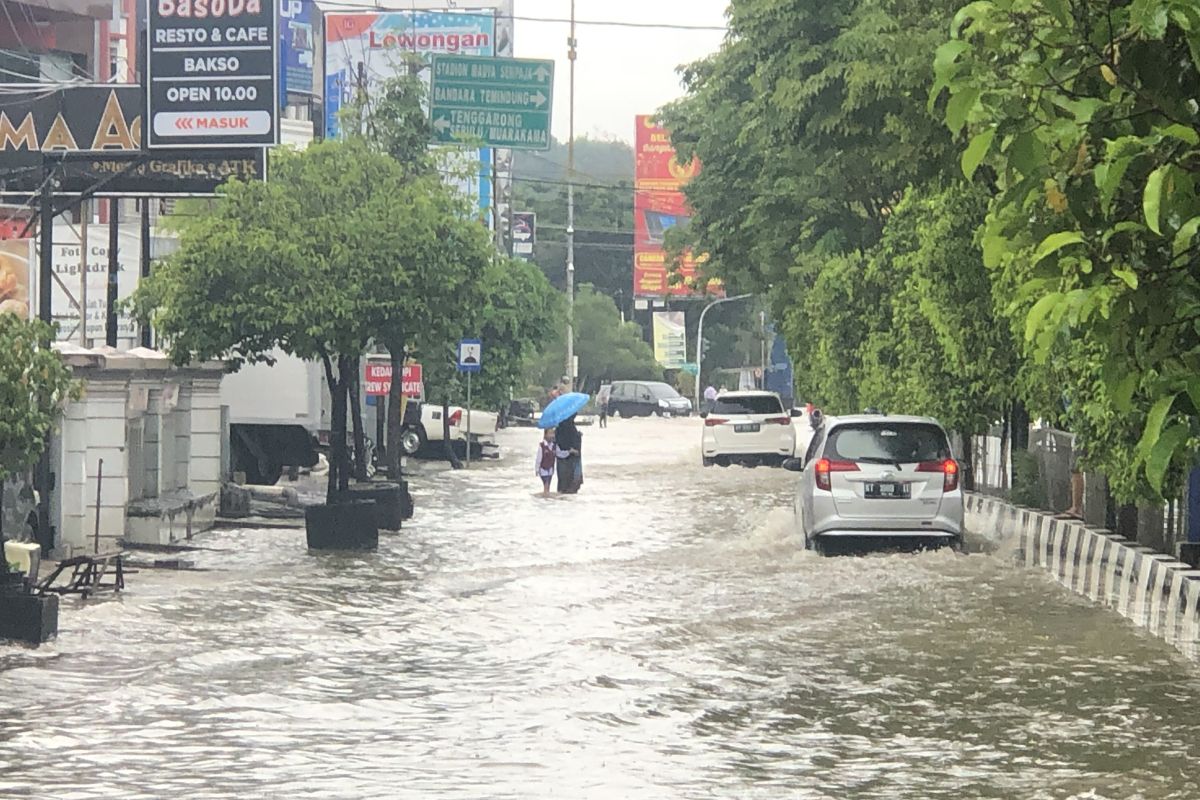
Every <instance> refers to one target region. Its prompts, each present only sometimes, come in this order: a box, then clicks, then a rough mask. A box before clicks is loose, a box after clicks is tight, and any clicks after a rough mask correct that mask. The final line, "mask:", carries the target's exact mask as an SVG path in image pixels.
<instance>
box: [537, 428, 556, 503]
mask: <svg viewBox="0 0 1200 800" xmlns="http://www.w3.org/2000/svg"><path fill="white" fill-rule="evenodd" d="M557 462H558V448H557V447H555V446H554V429H553V428H549V429H547V430H546V432H545V433H544V434H543V435H542V440H541V441H540V442H538V449H537V455H536V457H535V458H534V465H535V466H534V469H535V470H536V471H537V476H538V477H539V478H541V479H542V497H549V496H550V480H551V479H552V478H553V477H554V467H555V465H556V464H557Z"/></svg>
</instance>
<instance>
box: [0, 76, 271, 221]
mask: <svg viewBox="0 0 1200 800" xmlns="http://www.w3.org/2000/svg"><path fill="white" fill-rule="evenodd" d="M4 89H5V102H4V107H3V109H2V110H0V195H9V196H25V197H27V196H29V195H33V194H36V193H37V192H38V191H39V189H40V187H41V185H42V180H43V174H42V170H43V159H44V158H46V157H49V158H51V159H55V158H56V157H61V160H60V161H59V160H57V159H56V160H55V163H54V171H55V179H56V180H57V182H58V187H57V189H56V190H55V192H56V194H60V195H61V194H82V193H84V192H89V191H92V190H94V194H95V195H97V196H100V197H106V196H122V197H129V196H136V195H152V196H154V197H169V196H185V195H210V194H213V192H215V191H216V189H217V187H218V186H220V185H221V184H222V183H224V182H225V181H226V180H227V179H229V178H232V177H236V178H241V179H242V180H251V179H261V178H263V177H264V176H265V175H266V163H265V159H264V156H263V151H262V149H261V148H251V149H245V150H241V149H238V150H231V149H221V150H216V151H212V150H185V151H176V150H159V151H155V152H154V153H152V154H147V153H145V152H144V151H143V150H142V120H143V113H142V109H143V106H144V104H145V100H144V98H143V94H142V90H141V88H140V87H138V86H124V85H120V86H113V85H104V84H98V85H80V86H69V87H46V86H28V85H24V86H6V87H4Z"/></svg>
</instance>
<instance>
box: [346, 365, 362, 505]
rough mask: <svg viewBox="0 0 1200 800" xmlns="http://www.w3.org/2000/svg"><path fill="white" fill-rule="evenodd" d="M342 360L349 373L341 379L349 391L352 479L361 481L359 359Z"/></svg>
mask: <svg viewBox="0 0 1200 800" xmlns="http://www.w3.org/2000/svg"><path fill="white" fill-rule="evenodd" d="M344 361H345V362H346V371H347V372H348V373H349V374H348V375H345V376H343V380H345V381H346V388H347V390H348V391H349V393H350V421H351V424H352V425H353V427H354V480H356V481H358V482H359V483H362V482H364V481H366V480H367V435H366V432H365V431H364V430H363V417H362V398H361V392H360V391H359V389H360V387H361V384H360V382H359V379H358V377H359V375H360V374H361V372H360V367H361V361H360V360H359V358H358V357H357V356H356V357H354V358H347V359H344Z"/></svg>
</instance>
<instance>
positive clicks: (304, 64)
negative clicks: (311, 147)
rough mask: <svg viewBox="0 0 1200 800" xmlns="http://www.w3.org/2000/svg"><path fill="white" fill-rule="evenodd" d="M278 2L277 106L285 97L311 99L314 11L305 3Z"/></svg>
mask: <svg viewBox="0 0 1200 800" xmlns="http://www.w3.org/2000/svg"><path fill="white" fill-rule="evenodd" d="M278 2H279V61H280V64H279V106H280V108H282V107H284V106H286V105H287V97H288V93H289V92H292V93H294V94H304V95H311V94H312V93H313V89H314V81H313V76H314V69H313V66H314V64H313V56H314V54H315V52H316V43H315V42H314V41H313V20H312V14H313V8H314V4H313V3H311V2H309V1H308V0H278Z"/></svg>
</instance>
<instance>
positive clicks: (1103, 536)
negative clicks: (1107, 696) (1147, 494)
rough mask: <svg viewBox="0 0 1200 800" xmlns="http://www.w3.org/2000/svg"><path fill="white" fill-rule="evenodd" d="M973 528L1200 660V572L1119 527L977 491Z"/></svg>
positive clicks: (970, 516)
mask: <svg viewBox="0 0 1200 800" xmlns="http://www.w3.org/2000/svg"><path fill="white" fill-rule="evenodd" d="M966 526H967V530H968V531H970V533H971V536H972V538H974V539H975V540H977V541H982V542H984V543H985V544H986V545H987V546H988V548H989V549H990V550H993V551H995V554H996V555H1000V556H1001V557H1003V556H1005V555H1010V556H1011V557H1012V559H1013V560H1014V561H1016V563H1018V564H1021V565H1023V566H1026V567H1037V568H1040V569H1043V570H1046V571H1047V572H1049V573H1050V574H1051V575H1052V576H1053V577H1054V578H1055V580H1057V581H1058V582H1059V583H1061V584H1062V585H1063V586H1065V587H1067V588H1068V589H1070V590H1071V591H1073V592H1075V593H1077V594H1081V595H1083V596H1084V597H1087V598H1089V599H1090V600H1092V601H1093V602H1096V603H1099V604H1100V605H1102V606H1107V607H1108V608H1110V609H1112V610H1113V611H1116V612H1117V613H1118V614H1120V615H1121V616H1123V617H1126V618H1127V619H1129V620H1130V621H1132V622H1133V623H1134V624H1135V625H1138V626H1139V627H1142V628H1144V629H1146V630H1147V631H1148V632H1149V633H1151V634H1152V635H1154V636H1157V637H1159V638H1160V639H1163V640H1164V641H1166V642H1168V643H1169V644H1171V645H1172V646H1174V647H1175V648H1177V649H1178V650H1179V651H1180V652H1182V653H1183V654H1184V655H1186V656H1188V657H1189V658H1191V659H1195V660H1200V570H1195V569H1192V568H1191V567H1189V566H1188V565H1187V564H1184V563H1183V562H1182V561H1178V560H1176V559H1175V558H1173V557H1171V556H1168V555H1164V554H1162V553H1156V552H1154V551H1153V550H1150V549H1149V548H1147V547H1143V546H1141V545H1139V544H1137V543H1136V542H1131V541H1128V540H1126V539H1124V538H1122V537H1120V536H1118V535H1117V534H1115V533H1113V532H1112V531H1108V530H1104V529H1102V528H1093V527H1089V526H1087V525H1085V524H1084V523H1083V522H1080V521H1078V520H1063V519H1055V518H1054V516H1053V515H1051V514H1048V513H1045V512H1042V511H1035V510H1033V509H1029V508H1021V507H1019V506H1014V505H1011V504H1009V503H1006V502H1004V501H1003V500H999V499H996V498H993V497H987V496H985V495H980V494H973V493H970V494H968V495H967V498H966Z"/></svg>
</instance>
